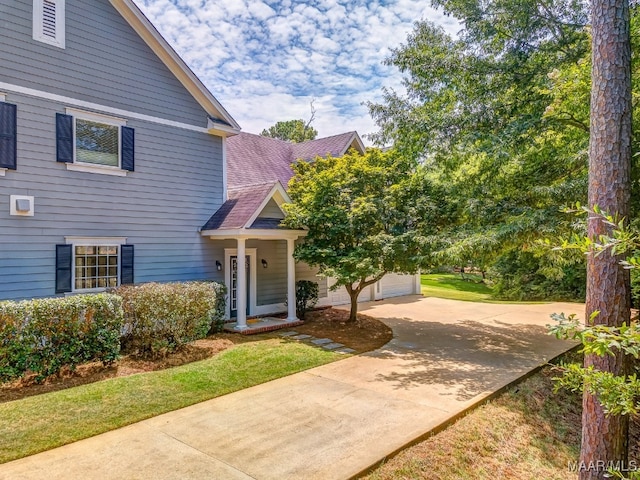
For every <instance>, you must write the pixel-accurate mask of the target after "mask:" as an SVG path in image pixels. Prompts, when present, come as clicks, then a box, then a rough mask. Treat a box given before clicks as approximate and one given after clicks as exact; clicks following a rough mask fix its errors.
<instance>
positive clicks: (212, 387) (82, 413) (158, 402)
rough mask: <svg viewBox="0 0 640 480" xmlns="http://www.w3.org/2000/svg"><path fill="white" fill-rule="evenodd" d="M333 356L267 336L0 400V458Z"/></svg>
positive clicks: (174, 407) (58, 443)
mask: <svg viewBox="0 0 640 480" xmlns="http://www.w3.org/2000/svg"><path fill="white" fill-rule="evenodd" d="M339 358H344V356H341V355H339V354H337V353H332V352H328V351H325V350H323V349H319V348H315V347H311V346H308V345H304V344H302V343H298V342H288V341H285V340H280V339H269V340H264V341H260V342H252V343H246V344H242V345H237V346H235V347H233V348H231V349H229V350H226V351H224V352H222V353H220V354H219V355H217V356H215V357H212V358H209V359H206V360H202V361H200V362H194V363H190V364H187V365H182V366H180V367H175V368H171V369H167V370H162V371H157V372H149V373H143V374H137V375H131V376H128V377H119V378H112V379H109V380H104V381H101V382H96V383H92V384H88V385H83V386H79V387H75V388H70V389H67V390H60V391H57V392H51V393H46V394H43V395H37V396H33V397H28V398H24V399H21V400H16V401H13V402H7V403H3V404H0V438H1V439H2V441H1V442H0V463H4V462H8V461H10V460H15V459H17V458H21V457H25V456H28V455H33V454H35V453H38V452H42V451H44V450H49V449H52V448H55V447H59V446H61V445H65V444H67V443H71V442H75V441H77V440H81V439H83V438H87V437H91V436H93V435H97V434H100V433H104V432H107V431H109V430H114V429H116V428H120V427H123V426H125V425H129V424H131V423H135V422H138V421H140V420H144V419H145V418H150V417H153V416H156V415H160V414H162V413H166V412H170V411H173V410H177V409H179V408H183V407H186V406H189V405H193V404H195V403H198V402H202V401H205V400H209V399H211V398H215V397H218V396H221V395H225V394H227V393H231V392H235V391H237V390H242V389H244V388H248V387H251V386H254V385H258V384H261V383H264V382H268V381H270V380H274V379H276V378H280V377H284V376H287V375H291V374H293V373H296V372H300V371H303V370H307V369H309V368H312V367H316V366H318V365H323V364H326V363H329V362H332V361H335V360H337V359H339Z"/></svg>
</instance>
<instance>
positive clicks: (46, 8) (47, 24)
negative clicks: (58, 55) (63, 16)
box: [42, 0, 56, 39]
mask: <svg viewBox="0 0 640 480" xmlns="http://www.w3.org/2000/svg"><path fill="white" fill-rule="evenodd" d="M42 34H43V35H45V36H47V37H51V38H53V39H55V38H56V4H55V2H50V1H49V0H44V1H43V2H42Z"/></svg>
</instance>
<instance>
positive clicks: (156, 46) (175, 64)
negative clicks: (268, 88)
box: [110, 0, 240, 133]
mask: <svg viewBox="0 0 640 480" xmlns="http://www.w3.org/2000/svg"><path fill="white" fill-rule="evenodd" d="M110 2H111V4H112V5H113V6H114V8H115V9H116V10H117V11H118V12H120V15H122V16H123V17H124V19H125V20H126V21H127V22H128V23H129V25H131V27H132V28H133V29H134V30H135V31H136V32H137V33H138V35H140V37H141V38H142V39H143V40H144V41H145V42H146V43H147V45H149V47H150V48H151V50H153V52H154V53H155V54H156V55H157V56H158V58H160V60H162V62H163V63H164V64H165V65H166V66H167V68H168V69H169V70H170V71H171V73H173V74H174V75H175V76H176V78H177V79H178V80H179V81H180V82H181V83H182V85H183V86H184V87H185V88H186V89H187V90H188V91H189V93H190V94H191V95H192V96H193V98H195V99H196V101H197V102H198V103H199V104H200V105H201V106H202V108H204V110H205V111H206V112H207V113H208V114H209V115H210V116H211V117H214V118H220V119H222V120H224V121H225V122H226V123H228V124H229V126H230V129H231V130H232V131H233V132H234V133H238V132H239V131H240V125H238V123H237V122H236V121H235V120H234V119H233V117H232V116H231V115H230V114H229V112H227V111H226V110H225V108H224V107H223V106H222V105H221V104H220V102H218V100H217V99H216V98H215V97H214V96H213V94H212V93H211V92H210V91H209V90H208V89H207V87H205V86H204V84H203V83H202V82H201V81H200V79H199V78H198V77H196V75H195V74H194V73H193V72H192V71H191V69H190V68H189V67H188V66H187V64H186V63H184V60H182V58H180V56H179V55H178V54H177V53H176V51H175V50H174V49H173V48H172V47H171V45H169V43H168V42H167V41H166V40H165V39H164V38H163V37H162V35H160V33H159V32H158V30H156V28H155V27H154V26H153V24H152V23H151V22H150V21H149V20H148V19H147V17H145V15H144V14H143V13H142V11H141V10H140V9H139V8H138V7H137V6H136V5H135V4H134V3H133V2H132V1H131V0H110Z"/></svg>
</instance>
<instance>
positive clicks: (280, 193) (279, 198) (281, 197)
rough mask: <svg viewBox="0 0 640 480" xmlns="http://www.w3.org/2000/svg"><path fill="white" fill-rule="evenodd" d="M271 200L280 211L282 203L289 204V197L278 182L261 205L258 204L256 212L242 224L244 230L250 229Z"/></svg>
mask: <svg viewBox="0 0 640 480" xmlns="http://www.w3.org/2000/svg"><path fill="white" fill-rule="evenodd" d="M276 194H277V195H276ZM272 198H273V199H274V200H275V202H276V204H277V205H278V207H280V209H282V204H283V203H290V202H291V198H290V197H289V195H287V192H286V190H285V189H284V187H283V186H282V184H281V183H280V182H279V181H278V182H276V183H275V185H274V186H273V188H272V189H271V191H269V193H268V194H267V196H266V197H264V200H262V203H261V204H260V206H259V207H258V208H256V211H255V212H253V215H251V217H250V218H249V220H247V223H245V224H244V228H250V227H251V225H253V222H255V221H256V218H258V216H259V215H260V214H261V213H262V210H264V207H266V206H267V203H269V200H271V199H272ZM282 213H284V212H282Z"/></svg>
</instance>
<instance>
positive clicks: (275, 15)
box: [135, 0, 460, 136]
mask: <svg viewBox="0 0 640 480" xmlns="http://www.w3.org/2000/svg"><path fill="white" fill-rule="evenodd" d="M135 1H136V3H137V4H138V6H139V7H140V8H141V9H142V11H143V12H144V13H145V15H147V17H148V18H149V19H150V20H151V22H153V24H154V25H155V26H156V28H157V29H158V30H159V31H160V33H161V34H162V35H163V36H164V37H165V38H166V39H167V40H168V41H169V43H170V44H171V45H172V46H173V47H174V48H175V49H176V51H177V52H178V53H179V54H180V55H181V56H182V58H183V59H184V60H185V61H186V62H187V64H188V65H189V66H190V67H191V68H192V69H193V71H194V72H195V73H196V74H197V75H198V76H199V77H200V79H201V80H202V81H203V82H204V84H205V85H206V86H207V87H208V88H209V89H210V90H211V92H212V93H213V94H214V95H215V96H216V98H217V99H218V100H219V101H220V102H221V103H222V104H223V105H224V106H225V108H226V109H227V110H228V111H229V113H230V114H231V115H232V116H233V117H234V118H235V119H236V121H238V123H240V125H241V126H242V129H243V130H244V131H246V132H250V133H260V132H261V131H262V129H263V128H267V127H269V126H271V125H273V124H274V123H276V122H277V121H281V120H290V119H294V118H303V119H305V120H307V119H308V118H309V116H310V106H309V105H310V102H311V100H312V99H315V102H314V107H315V110H316V114H315V121H314V122H313V126H314V127H315V128H316V129H317V130H318V132H319V136H328V135H334V134H337V133H342V132H345V131H349V130H357V131H358V132H359V133H360V134H361V135H365V134H367V133H370V132H372V131H374V130H375V126H374V124H373V121H372V120H371V118H370V117H369V114H368V111H367V108H366V107H365V106H363V105H362V102H365V101H368V100H371V101H376V100H379V99H380V98H381V88H382V87H383V86H387V87H392V88H400V74H399V72H398V71H397V70H395V69H394V68H392V67H386V66H384V65H382V61H383V60H384V59H385V58H386V57H387V56H388V55H389V50H390V49H391V48H395V47H397V46H399V45H400V43H404V42H405V41H406V37H407V34H408V33H409V32H410V31H411V29H412V26H413V23H414V21H416V20H420V19H427V20H431V21H433V22H435V23H437V24H439V25H442V27H443V28H445V30H447V31H448V32H450V33H452V34H455V33H456V32H457V31H458V30H459V29H460V27H459V25H458V24H457V23H456V21H455V20H453V19H451V18H449V17H446V16H445V15H443V14H442V13H441V12H438V11H435V10H433V9H432V8H431V7H430V6H429V5H428V3H429V2H428V1H425V0H422V1H417V0H310V1H307V2H299V1H292V0H135Z"/></svg>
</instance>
